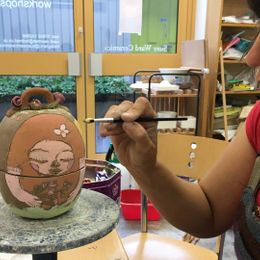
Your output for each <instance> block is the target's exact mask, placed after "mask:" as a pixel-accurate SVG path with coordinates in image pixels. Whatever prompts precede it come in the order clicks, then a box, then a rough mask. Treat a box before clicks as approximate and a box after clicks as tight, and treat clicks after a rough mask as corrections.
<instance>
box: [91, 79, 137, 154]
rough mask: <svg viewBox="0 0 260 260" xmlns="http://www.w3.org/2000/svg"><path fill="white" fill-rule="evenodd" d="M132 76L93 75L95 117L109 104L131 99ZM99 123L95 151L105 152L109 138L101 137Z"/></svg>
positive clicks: (103, 114)
mask: <svg viewBox="0 0 260 260" xmlns="http://www.w3.org/2000/svg"><path fill="white" fill-rule="evenodd" d="M131 83H132V77H127V76H125V77H105V76H102V77H95V111H96V115H95V117H96V118H98V117H104V116H105V113H106V111H107V110H108V108H109V107H110V106H111V105H114V104H119V103H121V102H122V101H123V100H131V101H132V100H133V92H132V90H131V88H130V87H129V86H130V84H131ZM98 128H99V125H98V124H96V153H106V152H107V151H108V147H109V144H110V138H101V137H100V135H99V132H98V131H99V129H98Z"/></svg>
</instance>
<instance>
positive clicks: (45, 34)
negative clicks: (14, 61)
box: [0, 0, 74, 52]
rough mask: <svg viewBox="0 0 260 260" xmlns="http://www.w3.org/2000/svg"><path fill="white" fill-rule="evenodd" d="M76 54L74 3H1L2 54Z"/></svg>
mask: <svg viewBox="0 0 260 260" xmlns="http://www.w3.org/2000/svg"><path fill="white" fill-rule="evenodd" d="M73 50H74V25H73V0H55V1H52V0H38V1H20V0H19V1H18V0H17V1H15V0H14V1H9V0H2V1H0V51H19V52H68V51H73Z"/></svg>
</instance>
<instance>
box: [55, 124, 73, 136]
mask: <svg viewBox="0 0 260 260" xmlns="http://www.w3.org/2000/svg"><path fill="white" fill-rule="evenodd" d="M54 133H55V134H56V135H61V136H62V137H63V138H65V137H66V136H67V134H69V130H68V129H66V125H65V124H61V125H60V128H59V129H57V128H56V129H54Z"/></svg>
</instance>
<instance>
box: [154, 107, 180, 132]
mask: <svg viewBox="0 0 260 260" xmlns="http://www.w3.org/2000/svg"><path fill="white" fill-rule="evenodd" d="M157 116H158V117H162V118H165V117H176V116H177V112H175V111H160V112H157ZM176 127H177V121H159V122H158V129H174V128H176Z"/></svg>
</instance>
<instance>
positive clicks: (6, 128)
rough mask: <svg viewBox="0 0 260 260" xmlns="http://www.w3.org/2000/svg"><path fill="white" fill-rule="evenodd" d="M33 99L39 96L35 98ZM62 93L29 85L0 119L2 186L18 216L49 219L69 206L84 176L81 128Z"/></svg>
mask: <svg viewBox="0 0 260 260" xmlns="http://www.w3.org/2000/svg"><path fill="white" fill-rule="evenodd" d="M36 97H37V98H36ZM62 101H64V97H63V95H62V94H60V93H54V94H52V93H51V92H50V91H48V90H47V89H45V88H38V87H37V88H31V89H29V90H26V91H25V92H24V93H23V94H22V95H21V96H19V97H18V96H16V97H15V98H13V100H12V106H11V108H10V109H9V110H8V112H7V113H6V115H5V117H4V118H3V120H2V121H1V123H0V188H1V194H2V196H3V199H4V201H5V202H6V203H7V204H8V205H9V207H10V209H11V210H12V211H13V213H15V214H16V215H19V216H22V217H27V218H34V219H47V218H52V217H55V216H58V215H61V214H63V213H65V212H66V211H68V210H69V209H71V208H72V207H73V205H74V204H75V202H76V200H77V198H78V196H79V193H80V191H81V187H82V183H83V179H84V174H85V148H84V142H83V138H82V135H81V132H80V128H79V125H78V122H77V121H76V119H75V118H74V117H73V116H72V115H71V113H70V112H69V110H68V109H67V108H66V107H64V106H62V105H61V103H62Z"/></svg>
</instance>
